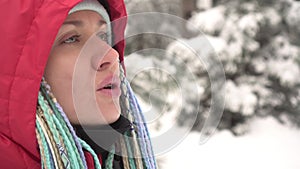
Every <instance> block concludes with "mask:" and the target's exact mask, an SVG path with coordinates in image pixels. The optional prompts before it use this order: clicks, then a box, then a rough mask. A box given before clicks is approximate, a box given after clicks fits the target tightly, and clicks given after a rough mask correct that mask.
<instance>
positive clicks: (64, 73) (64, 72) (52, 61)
mask: <svg viewBox="0 0 300 169" xmlns="http://www.w3.org/2000/svg"><path fill="white" fill-rule="evenodd" d="M77 55H78V52H77V51H76V50H63V49H53V50H52V51H51V53H50V55H49V58H48V61H47V65H46V68H45V73H44V75H45V78H46V79H47V78H48V79H53V80H55V79H60V78H64V79H65V80H67V79H72V75H73V70H74V65H75V62H76V59H77Z"/></svg>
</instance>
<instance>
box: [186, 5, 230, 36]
mask: <svg viewBox="0 0 300 169" xmlns="http://www.w3.org/2000/svg"><path fill="white" fill-rule="evenodd" d="M224 14H225V7H224V6H220V7H215V8H211V9H209V10H206V11H204V12H199V13H196V14H195V15H194V16H192V18H191V19H190V20H189V22H188V24H187V28H188V29H189V30H191V31H198V30H201V31H203V32H205V33H214V32H218V31H220V30H221V29H222V27H223V25H224V24H225V15H224ZM212 18H214V19H212Z"/></svg>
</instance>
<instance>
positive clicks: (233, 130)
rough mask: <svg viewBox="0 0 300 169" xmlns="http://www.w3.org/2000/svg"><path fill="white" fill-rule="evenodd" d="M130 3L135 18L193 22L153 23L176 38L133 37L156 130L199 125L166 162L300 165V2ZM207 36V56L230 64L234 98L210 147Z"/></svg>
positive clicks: (132, 71) (132, 59) (288, 168)
mask: <svg viewBox="0 0 300 169" xmlns="http://www.w3.org/2000/svg"><path fill="white" fill-rule="evenodd" d="M125 2H126V3H127V8H128V9H127V10H128V13H129V14H137V13H141V12H161V13H168V14H171V15H176V16H178V17H180V18H183V19H185V20H186V21H187V22H180V23H173V22H171V21H170V22H160V20H157V19H153V20H151V19H149V20H145V21H144V23H143V24H146V25H149V26H150V25H153V24H155V25H156V26H157V27H158V29H159V31H160V32H168V33H169V34H174V37H176V38H172V37H166V36H161V35H157V34H151V33H148V34H139V35H136V36H132V37H129V38H127V39H126V41H127V48H126V55H127V56H126V58H125V64H126V65H127V75H128V77H129V78H130V79H131V84H132V87H133V89H134V91H135V92H136V93H137V94H138V97H139V99H140V100H141V102H142V105H143V108H144V110H145V111H147V112H148V113H147V114H148V115H147V118H151V119H154V120H152V121H151V123H149V126H150V130H151V131H150V132H151V133H152V134H153V135H159V134H163V132H164V131H165V130H166V129H167V128H168V127H174V126H176V127H177V126H179V127H183V126H188V125H192V131H191V132H190V134H189V135H188V136H187V137H186V138H185V139H184V140H183V142H182V143H181V144H179V145H178V146H176V147H175V148H174V149H172V150H170V151H169V152H168V153H166V154H164V155H160V156H159V157H157V159H158V162H159V166H160V168H162V169H171V168H172V169H176V168H195V169H198V168H206V169H216V168H231V169H235V168H236V169H237V168H249V169H250V168H258V169H265V168H272V169H299V168H300V162H299V161H298V159H297V152H300V144H299V143H300V130H299V127H300V105H299V102H300V78H299V75H300V47H299V45H300V39H299V38H298V37H300V1H297V0H263V1H259V0H125ZM136 24H137V23H136V22H134V21H129V23H128V28H127V33H130V32H135V31H137V29H139V28H138V26H137V25H136ZM178 37H179V38H178ZM203 39H205V40H207V41H209V42H210V45H211V46H212V47H213V49H214V50H213V51H211V52H208V53H206V55H207V57H208V58H209V57H211V58H212V57H213V56H215V55H218V59H219V61H220V62H221V63H222V65H223V68H224V72H225V76H226V82H225V83H224V84H223V85H224V86H223V87H224V89H225V95H226V99H225V107H224V111H223V116H222V118H221V121H220V123H219V125H218V130H217V131H216V132H215V133H214V135H213V136H212V137H211V138H210V139H209V140H208V142H206V143H205V144H203V145H200V144H199V137H200V131H201V129H202V127H203V125H204V122H205V119H206V118H207V116H208V114H209V110H210V107H211V100H212V91H211V86H212V84H211V79H210V77H209V74H208V71H210V70H208V69H209V67H213V66H214V65H205V63H204V62H203V60H202V61H201V59H199V58H197V56H196V55H195V53H197V54H199V53H201V52H203V48H206V47H205V44H203ZM191 49H192V50H191ZM191 51H192V52H191ZM213 53H214V54H215V55H214V54H213ZM200 55H201V54H200ZM204 60H205V59H204ZM153 68H159V69H153ZM190 82H193V83H190ZM178 84H180V85H178ZM194 84H195V85H194ZM182 93H184V94H188V97H185V98H184V99H182V98H181V97H182ZM195 95H196V96H195ZM198 96H199V98H197V97H198ZM149 112H150V115H149ZM151 114H152V115H153V114H156V115H155V117H156V118H154V115H153V117H152V115H151ZM191 122H192V124H191Z"/></svg>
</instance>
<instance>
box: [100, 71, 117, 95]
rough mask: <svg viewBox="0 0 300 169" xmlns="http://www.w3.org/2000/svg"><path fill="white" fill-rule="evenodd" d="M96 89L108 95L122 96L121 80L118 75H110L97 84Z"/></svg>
mask: <svg viewBox="0 0 300 169" xmlns="http://www.w3.org/2000/svg"><path fill="white" fill-rule="evenodd" d="M96 91H97V92H98V93H101V94H103V95H106V96H110V97H119V96H120V93H121V91H120V80H119V78H118V77H117V76H112V75H111V76H108V77H106V78H105V79H104V80H103V81H102V82H100V83H99V84H98V85H97V88H96Z"/></svg>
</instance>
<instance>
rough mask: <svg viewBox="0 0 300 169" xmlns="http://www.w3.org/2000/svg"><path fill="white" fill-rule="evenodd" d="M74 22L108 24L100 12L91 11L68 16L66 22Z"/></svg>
mask: <svg viewBox="0 0 300 169" xmlns="http://www.w3.org/2000/svg"><path fill="white" fill-rule="evenodd" d="M72 20H79V21H96V22H101V23H102V24H103V23H106V22H105V20H104V19H103V17H102V16H101V15H100V14H99V13H98V12H95V11H91V10H82V11H77V12H74V13H71V14H70V15H68V16H67V18H66V20H65V22H68V21H72Z"/></svg>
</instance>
